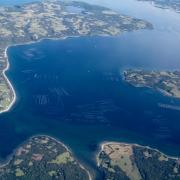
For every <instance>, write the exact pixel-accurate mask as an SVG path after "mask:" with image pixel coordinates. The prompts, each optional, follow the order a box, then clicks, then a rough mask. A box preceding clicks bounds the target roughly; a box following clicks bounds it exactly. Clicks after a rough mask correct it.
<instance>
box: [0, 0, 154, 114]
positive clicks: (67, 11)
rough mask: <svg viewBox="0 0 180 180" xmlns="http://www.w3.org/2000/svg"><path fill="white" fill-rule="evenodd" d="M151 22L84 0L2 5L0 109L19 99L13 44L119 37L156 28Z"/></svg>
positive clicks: (0, 13)
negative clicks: (11, 70)
mask: <svg viewBox="0 0 180 180" xmlns="http://www.w3.org/2000/svg"><path fill="white" fill-rule="evenodd" d="M152 28H153V26H152V24H151V23H149V22H146V21H144V20H141V19H136V18H132V17H129V16H126V15H122V14H119V13H117V12H115V11H113V10H111V9H108V8H105V7H100V6H96V5H89V4H87V3H83V2H71V1H59V0H45V1H42V2H34V3H28V4H24V5H16V6H13V7H0V112H4V111H8V110H9V108H10V107H11V106H12V104H13V103H14V101H15V99H16V97H15V96H16V95H15V92H14V90H13V87H12V85H11V84H10V82H9V81H8V79H7V77H6V75H5V71H6V70H7V69H8V67H9V64H8V60H7V49H8V47H10V46H13V45H19V44H26V43H32V42H37V41H40V40H42V39H44V38H51V39H64V38H67V37H78V36H95V35H99V36H116V35H120V34H121V33H122V32H127V31H128V32H129V31H134V30H140V29H152Z"/></svg>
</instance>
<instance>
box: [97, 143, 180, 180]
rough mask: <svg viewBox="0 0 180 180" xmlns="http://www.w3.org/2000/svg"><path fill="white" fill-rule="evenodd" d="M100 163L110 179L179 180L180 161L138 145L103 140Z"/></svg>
mask: <svg viewBox="0 0 180 180" xmlns="http://www.w3.org/2000/svg"><path fill="white" fill-rule="evenodd" d="M97 162H98V166H99V168H100V169H101V171H102V172H103V174H104V179H109V180H111V179H112V180H113V179H116V180H120V179H124V180H141V179H146V180H152V179H153V180H159V179H164V180H165V179H167V180H176V179H180V160H179V159H178V158H173V157H169V156H167V155H165V154H163V153H161V152H159V151H158V150H155V149H151V148H149V147H144V146H140V145H136V144H125V143H118V142H107V143H103V144H102V146H101V150H100V152H99V154H98V156H97Z"/></svg>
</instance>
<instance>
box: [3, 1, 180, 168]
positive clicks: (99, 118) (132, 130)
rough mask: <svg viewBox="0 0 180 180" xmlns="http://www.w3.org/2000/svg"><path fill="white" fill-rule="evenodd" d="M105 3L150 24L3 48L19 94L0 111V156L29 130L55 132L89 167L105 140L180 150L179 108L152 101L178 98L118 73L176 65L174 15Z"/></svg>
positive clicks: (179, 61)
mask: <svg viewBox="0 0 180 180" xmlns="http://www.w3.org/2000/svg"><path fill="white" fill-rule="evenodd" d="M91 2H92V3H96V4H98V3H102V1H97V0H96V1H94V0H93V1H91ZM132 4H133V5H132ZM103 5H105V6H110V7H111V8H113V9H115V10H117V11H120V12H122V13H124V14H128V15H133V16H135V17H138V18H144V19H146V20H148V21H150V22H152V23H153V25H154V27H155V29H154V30H153V31H148V30H146V31H138V32H133V33H124V34H123V35H121V36H120V37H114V38H110V37H106V38H103V37H91V38H88V37H83V38H74V39H66V40H62V41H51V40H44V41H42V42H40V43H35V44H30V45H23V46H16V47H12V48H9V50H8V55H9V61H10V69H9V71H8V72H7V75H8V77H9V79H10V80H11V82H12V84H13V86H14V88H15V90H16V92H17V97H18V98H17V101H16V103H15V105H14V107H13V108H12V109H11V110H10V111H9V112H7V113H4V114H2V115H0V140H1V141H0V147H1V148H0V156H1V158H4V157H6V156H7V155H9V154H10V153H11V152H12V150H13V149H14V148H16V147H17V146H18V145H19V144H20V143H22V142H23V141H24V140H26V139H27V138H28V137H30V136H32V135H35V134H48V135H52V136H55V137H57V138H59V139H60V140H61V141H63V142H64V143H65V144H66V145H68V146H69V147H70V148H71V149H72V150H73V152H74V154H75V155H76V156H77V157H78V158H80V160H82V161H83V162H85V163H86V164H87V165H89V166H90V167H94V161H93V158H94V154H95V152H96V150H97V146H98V143H99V142H102V141H104V140H119V141H126V142H133V143H140V144H144V145H150V146H152V147H156V148H159V149H160V150H163V151H164V152H166V153H168V154H172V155H179V149H180V121H179V119H180V111H176V110H167V109H162V108H160V107H158V103H165V104H172V105H176V106H180V101H179V100H176V99H173V98H168V97H164V96H162V95H160V94H158V93H156V92H153V91H151V90H148V89H145V88H142V89H138V88H134V87H132V86H130V85H128V84H127V83H125V82H123V81H122V77H121V73H122V71H123V70H124V69H126V68H129V67H132V68H145V69H170V70H173V69H180V51H179V47H180V15H179V14H177V13H175V12H173V11H168V10H161V9H158V8H155V7H153V6H151V5H150V4H149V3H142V2H136V1H133V0H128V1H124V0H122V1H118V2H117V1H115V0H113V1H112V3H109V1H108V0H105V1H103ZM152 12H153V13H152Z"/></svg>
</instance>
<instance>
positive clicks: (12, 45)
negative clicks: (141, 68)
mask: <svg viewBox="0 0 180 180" xmlns="http://www.w3.org/2000/svg"><path fill="white" fill-rule="evenodd" d="M98 36H99V37H111V36H109V35H105V34H100V35H97V37H98ZM117 36H120V35H117ZM78 37H86V36H64V37H57V38H55V37H54V38H53V37H52V38H51V37H47V38H40V39H39V40H37V41H29V42H24V43H15V44H11V45H8V46H6V47H5V50H4V58H5V62H6V63H7V64H6V67H5V69H3V71H2V75H3V77H4V79H5V81H6V83H7V86H9V88H10V91H11V93H12V97H13V99H12V101H11V103H10V104H9V105H8V107H7V108H6V109H4V110H1V111H0V114H2V113H6V112H8V111H9V110H11V108H12V106H13V105H14V104H15V102H16V99H17V95H16V92H15V90H14V87H13V85H12V84H11V82H10V80H9V79H8V77H7V76H6V71H8V70H9V67H10V64H9V59H8V54H7V51H8V49H9V48H11V47H15V46H23V45H28V44H35V43H39V42H41V41H43V40H52V41H58V40H66V39H69V38H78ZM93 37H95V36H94V35H93Z"/></svg>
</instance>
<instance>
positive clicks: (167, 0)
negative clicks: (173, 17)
mask: <svg viewBox="0 0 180 180" xmlns="http://www.w3.org/2000/svg"><path fill="white" fill-rule="evenodd" d="M138 1H148V2H151V3H153V5H155V6H156V7H160V8H164V9H173V10H175V11H176V12H178V13H180V1H179V0H138Z"/></svg>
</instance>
